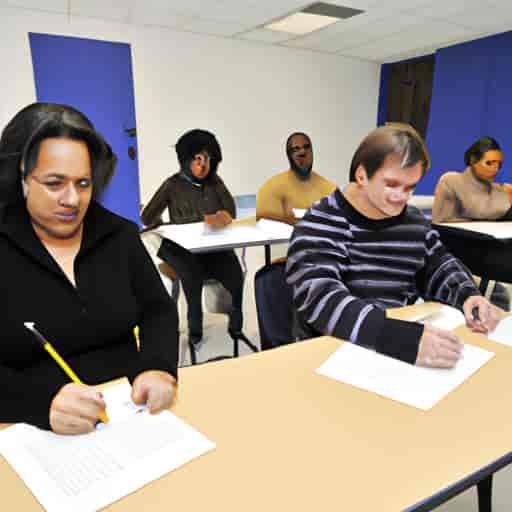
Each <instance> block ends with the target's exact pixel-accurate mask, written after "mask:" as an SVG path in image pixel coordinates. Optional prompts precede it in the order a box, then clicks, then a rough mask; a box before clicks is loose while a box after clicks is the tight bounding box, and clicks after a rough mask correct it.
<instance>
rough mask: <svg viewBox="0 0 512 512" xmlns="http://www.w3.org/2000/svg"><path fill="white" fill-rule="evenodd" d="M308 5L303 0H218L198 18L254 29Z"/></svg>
mask: <svg viewBox="0 0 512 512" xmlns="http://www.w3.org/2000/svg"><path fill="white" fill-rule="evenodd" d="M310 3H311V2H309V3H307V2H304V0H281V1H279V2H277V1H276V2H254V0H250V2H249V1H247V0H241V1H237V0H218V1H217V2H212V3H211V4H209V6H208V7H207V8H205V9H203V10H202V11H201V15H200V17H201V18H202V19H209V20H214V21H223V22H228V23H243V24H248V25H253V27H254V28H256V27H257V26H259V25H264V24H266V23H268V22H270V21H273V20H276V19H279V18H283V17H285V16H287V15H289V14H292V13H294V12H297V11H299V10H300V9H302V8H303V7H305V5H309V4H310Z"/></svg>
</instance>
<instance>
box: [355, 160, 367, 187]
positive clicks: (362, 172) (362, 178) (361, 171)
mask: <svg viewBox="0 0 512 512" xmlns="http://www.w3.org/2000/svg"><path fill="white" fill-rule="evenodd" d="M355 176H356V183H357V184H358V185H361V186H362V185H366V184H367V183H368V176H367V174H366V169H365V168H364V167H363V166H362V165H361V164H359V166H358V167H357V169H356V173H355Z"/></svg>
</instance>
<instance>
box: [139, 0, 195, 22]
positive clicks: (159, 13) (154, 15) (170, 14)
mask: <svg viewBox="0 0 512 512" xmlns="http://www.w3.org/2000/svg"><path fill="white" fill-rule="evenodd" d="M130 21H131V23H134V24H137V25H154V26H159V27H170V28H176V27H180V26H182V25H183V24H185V23H186V22H189V21H191V17H190V16H186V15H184V14H178V13H177V12H176V11H174V10H172V9H170V8H169V2H168V1H166V0H160V1H155V0H152V1H151V2H147V1H146V0H134V3H133V6H132V9H131V16H130Z"/></svg>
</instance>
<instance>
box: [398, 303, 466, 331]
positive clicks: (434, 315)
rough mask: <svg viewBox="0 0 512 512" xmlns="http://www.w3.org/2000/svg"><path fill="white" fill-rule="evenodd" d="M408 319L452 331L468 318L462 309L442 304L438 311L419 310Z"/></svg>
mask: <svg viewBox="0 0 512 512" xmlns="http://www.w3.org/2000/svg"><path fill="white" fill-rule="evenodd" d="M408 320H409V321H410V322H421V323H422V324H430V325H433V326H434V327H438V328H439V329H445V330H447V331H451V330H453V329H455V328H457V327H459V326H460V325H464V324H465V323H466V319H465V318H464V315H463V314H462V312H461V311H459V310H458V309H456V308H453V307H451V306H447V305H443V306H440V307H439V309H437V310H436V311H426V312H419V313H418V314H417V315H415V316H411V318H408Z"/></svg>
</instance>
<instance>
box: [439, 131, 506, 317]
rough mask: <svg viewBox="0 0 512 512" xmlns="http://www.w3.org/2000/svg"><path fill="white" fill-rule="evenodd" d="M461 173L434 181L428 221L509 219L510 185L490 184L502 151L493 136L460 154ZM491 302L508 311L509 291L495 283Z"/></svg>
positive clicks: (448, 173)
mask: <svg viewBox="0 0 512 512" xmlns="http://www.w3.org/2000/svg"><path fill="white" fill-rule="evenodd" d="M464 161H465V163H466V165H467V167H466V169H465V170H464V171H463V172H447V173H445V174H443V175H442V176H441V178H440V179H439V183H438V184H437V187H436V191H435V197H434V206H433V208H432V222H433V223H435V224H438V223H440V222H464V221H468V220H469V221H470V220H504V219H509V218H510V220H512V208H511V206H512V186H511V185H507V184H499V183H494V180H495V178H496V175H497V174H498V172H499V170H500V168H501V164H502V162H503V153H502V152H501V148H500V146H499V144H498V143H497V142H496V140H495V139H493V138H492V137H482V138H481V139H478V140H477V141H476V142H475V143H474V144H473V145H472V146H471V147H470V148H469V149H468V150H467V151H466V153H464ZM490 299H491V302H492V303H493V304H496V305H497V306H499V307H501V308H502V309H505V310H506V311H508V310H509V309H510V299H509V294H508V292H507V290H506V289H505V287H504V286H503V285H502V284H501V283H496V285H495V287H494V290H493V291H492V295H491V297H490Z"/></svg>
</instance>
